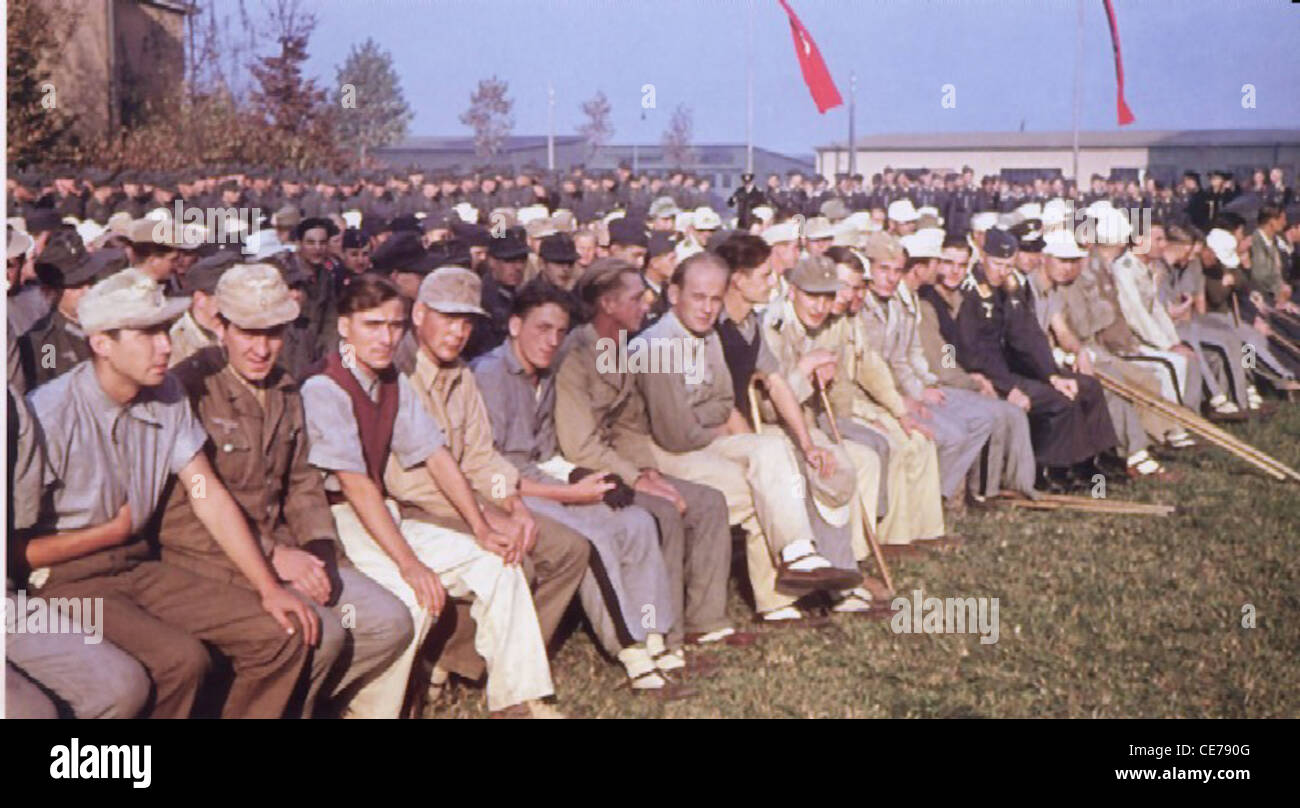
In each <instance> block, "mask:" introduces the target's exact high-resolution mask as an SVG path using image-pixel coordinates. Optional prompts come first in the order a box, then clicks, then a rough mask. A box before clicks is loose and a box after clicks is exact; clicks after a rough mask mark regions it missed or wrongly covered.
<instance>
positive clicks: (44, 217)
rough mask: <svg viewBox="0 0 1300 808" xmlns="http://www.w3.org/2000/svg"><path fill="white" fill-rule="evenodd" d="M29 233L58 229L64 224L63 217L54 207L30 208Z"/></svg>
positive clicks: (34, 233) (28, 212) (28, 213)
mask: <svg viewBox="0 0 1300 808" xmlns="http://www.w3.org/2000/svg"><path fill="white" fill-rule="evenodd" d="M24 218H25V220H26V222H27V233H28V234H29V235H33V236H35V235H38V234H40V233H44V232H46V231H48V230H58V229H59V228H60V227H62V226H63V218H62V217H61V216H59V212H58V211H57V210H55V209H54V208H29V209H28V211H27V216H26V217H24Z"/></svg>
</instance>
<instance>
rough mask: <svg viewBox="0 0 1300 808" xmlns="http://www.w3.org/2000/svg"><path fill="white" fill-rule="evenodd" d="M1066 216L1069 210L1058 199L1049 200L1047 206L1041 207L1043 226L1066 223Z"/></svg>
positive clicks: (1061, 200)
mask: <svg viewBox="0 0 1300 808" xmlns="http://www.w3.org/2000/svg"><path fill="white" fill-rule="evenodd" d="M1068 214H1069V208H1068V206H1067V204H1066V201H1065V200H1064V199H1061V198H1060V197H1057V198H1056V199H1049V200H1047V204H1046V205H1043V216H1042V219H1043V224H1044V225H1049V224H1060V223H1062V222H1064V221H1066V219H1067V216H1068Z"/></svg>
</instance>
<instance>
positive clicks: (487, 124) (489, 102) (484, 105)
mask: <svg viewBox="0 0 1300 808" xmlns="http://www.w3.org/2000/svg"><path fill="white" fill-rule="evenodd" d="M508 90H509V85H508V84H507V83H506V82H504V81H501V80H500V79H498V78H497V77H496V76H492V78H488V79H479V83H478V87H477V88H475V90H474V92H473V93H471V94H470V97H469V109H467V110H465V111H464V112H463V113H461V115H460V122H461V123H463V124H465V125H466V126H468V127H469V128H471V129H473V130H474V153H475V154H476V155H478V156H479V157H491V156H492V155H494V154H496V153H497V152H498V151H500V149H501V142H502V141H503V140H505V139H506V137H507V136H508V135H509V134H510V132H511V130H512V129H514V128H515V119H514V116H512V115H511V114H510V111H511V110H512V109H514V106H515V102H514V101H512V100H511V99H509V98H507V97H506V92H507V91H508Z"/></svg>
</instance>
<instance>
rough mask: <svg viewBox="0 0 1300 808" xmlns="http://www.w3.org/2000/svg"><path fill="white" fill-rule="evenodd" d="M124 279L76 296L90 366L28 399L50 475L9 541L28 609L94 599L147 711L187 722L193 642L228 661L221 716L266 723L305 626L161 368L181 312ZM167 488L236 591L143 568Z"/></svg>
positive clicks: (127, 275) (291, 678) (154, 291)
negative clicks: (227, 569) (16, 540)
mask: <svg viewBox="0 0 1300 808" xmlns="http://www.w3.org/2000/svg"><path fill="white" fill-rule="evenodd" d="M188 304H189V301H188V300H185V299H180V300H171V299H167V298H165V297H164V296H163V292H162V288H161V287H160V286H159V285H158V284H157V283H156V282H155V281H154V280H153V279H151V278H150V277H149V276H148V275H146V274H145V273H143V272H141V271H140V270H138V269H134V268H130V269H125V270H122V271H121V272H119V273H117V274H116V275H113V276H111V277H109V278H106V279H105V280H102V281H100V282H99V283H97V284H95V285H94V286H93V287H91V289H90V290H89V291H88V292H86V294H85V295H84V296H83V297H82V298H81V301H80V302H79V303H78V306H77V316H78V320H79V321H80V323H81V326H82V328H83V329H84V330H85V332H86V333H87V334H88V335H89V343H90V347H91V350H92V351H93V353H94V356H93V357H92V359H90V360H88V361H86V362H83V363H81V364H79V365H77V366H76V367H75V368H73V369H72V370H71V371H69V372H68V373H65V374H64V375H62V376H60V377H59V378H57V379H55V380H54V381H52V382H50V383H49V384H47V385H44V386H42V387H41V388H39V389H37V390H36V391H35V392H33V393H32V394H30V396H29V401H30V403H31V405H32V410H33V412H34V413H35V415H36V417H37V419H38V420H39V421H40V425H41V428H42V431H43V432H44V439H45V449H46V457H47V459H48V462H49V467H48V470H47V473H46V475H45V484H46V495H45V496H46V498H45V500H44V503H43V506H42V509H41V513H40V516H39V517H38V519H37V522H36V526H35V527H34V528H33V529H32V530H31V531H30V532H29V533H28V534H27V535H26V536H25V537H24V539H25V542H24V547H23V550H24V554H23V556H22V558H23V560H24V561H25V563H26V564H27V565H28V566H29V567H31V568H32V570H33V571H32V573H31V575H30V577H29V579H28V580H29V583H30V585H31V586H32V587H33V588H35V589H36V591H38V592H39V593H40V594H41V596H42V597H46V598H56V597H57V598H63V597H95V598H103V603H104V621H103V623H104V633H105V636H107V637H108V639H110V640H112V641H113V642H114V643H115V644H116V645H118V646H119V647H121V648H122V649H123V650H125V651H127V652H128V653H130V654H131V655H132V656H134V657H136V659H138V660H139V661H140V662H141V663H142V664H143V665H144V667H145V669H146V670H147V671H148V672H149V675H150V676H151V677H152V678H153V680H154V684H155V687H156V694H155V701H154V706H153V714H154V715H155V716H158V717H175V718H180V717H185V716H187V715H189V713H190V709H191V707H192V705H193V703H194V698H195V696H196V694H197V691H198V688H199V685H200V683H201V681H202V679H203V677H204V676H205V675H206V673H207V671H208V668H209V666H210V664H211V662H210V659H209V657H208V652H207V650H206V649H205V648H204V646H203V644H202V642H201V641H208V642H212V643H213V644H215V645H216V646H217V647H218V648H219V649H220V650H221V651H222V652H223V653H224V654H225V655H227V656H228V657H229V658H230V659H231V663H232V665H233V668H234V681H233V682H232V684H231V687H230V691H229V693H228V695H227V696H226V699H225V702H224V705H223V710H222V714H223V715H225V716H230V717H236V716H246V717H264V718H274V717H278V716H280V715H281V714H282V713H283V712H284V709H285V706H286V704H287V703H288V701H289V698H290V696H291V694H292V692H293V689H294V687H295V684H296V683H297V680H298V677H299V674H300V672H301V670H302V666H303V664H304V662H305V661H306V647H307V646H310V645H314V644H315V642H316V637H317V634H318V630H319V620H318V619H317V617H316V614H315V613H314V612H313V611H312V610H311V607H310V606H308V605H307V604H306V603H304V602H303V601H302V600H300V599H298V598H297V597H295V596H294V595H293V594H292V593H290V592H289V591H288V590H287V589H286V588H285V587H283V586H281V585H280V584H279V582H278V581H277V580H276V576H275V573H274V572H273V571H272V569H271V567H270V565H269V564H268V563H267V561H266V559H265V558H264V557H263V555H262V551H261V548H260V547H259V545H258V543H257V540H256V539H255V538H254V537H253V535H252V533H251V532H250V530H249V529H248V525H247V522H246V521H245V520H244V519H243V518H242V515H241V513H240V510H239V506H238V504H237V503H236V502H235V500H234V499H232V498H231V496H230V492H229V491H227V490H226V487H225V486H224V485H223V484H222V482H221V480H220V478H218V477H217V475H216V474H215V472H214V471H213V468H212V466H211V464H210V463H209V461H208V458H207V455H205V454H204V453H203V451H202V449H203V447H204V445H205V444H206V443H207V441H208V436H207V434H206V433H205V432H204V431H203V427H202V426H201V425H200V424H199V423H198V422H197V421H196V420H195V418H194V413H193V411H192V410H191V409H190V405H189V402H188V400H187V399H186V398H185V395H184V391H183V389H182V388H181V385H180V383H179V382H178V380H177V379H176V378H175V377H174V376H172V375H171V374H169V373H168V372H167V359H168V355H169V354H170V352H171V346H170V341H169V340H168V337H167V326H168V324H169V323H170V322H171V321H172V320H174V319H175V318H176V317H177V316H179V315H180V313H181V312H182V311H184V310H185V308H186V307H187V306H188ZM170 485H176V486H179V487H180V488H182V489H183V490H184V491H185V492H186V493H187V494H188V496H189V497H190V503H191V506H192V507H193V509H194V512H195V514H196V516H197V518H198V520H199V521H200V522H202V524H203V525H204V527H206V528H207V529H208V530H209V531H210V532H211V534H212V535H213V536H214V537H215V538H216V540H217V542H218V543H219V545H220V547H221V549H222V551H223V552H224V553H226V554H227V555H228V556H229V558H230V561H231V562H232V563H233V565H234V566H235V567H236V568H238V569H239V571H240V572H241V573H242V574H243V575H244V576H245V577H246V578H247V579H248V580H249V581H250V583H251V587H250V588H240V587H236V586H233V585H231V584H227V583H221V582H218V581H213V580H208V579H205V578H203V577H201V576H198V575H195V574H193V573H191V572H189V571H187V570H185V569H182V568H180V567H175V566H173V565H171V564H168V563H166V562H163V561H156V560H152V559H151V557H150V556H151V549H150V542H149V541H147V539H146V532H147V528H148V526H149V525H150V524H151V522H152V520H153V516H154V512H155V510H156V508H157V506H158V505H159V503H160V502H161V501H163V500H164V499H165V498H166V496H167V490H168V486H170Z"/></svg>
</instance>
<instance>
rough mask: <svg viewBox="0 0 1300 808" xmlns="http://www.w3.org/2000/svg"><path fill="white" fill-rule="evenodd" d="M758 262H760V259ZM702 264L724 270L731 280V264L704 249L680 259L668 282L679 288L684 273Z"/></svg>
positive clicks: (684, 275) (683, 281)
mask: <svg viewBox="0 0 1300 808" xmlns="http://www.w3.org/2000/svg"><path fill="white" fill-rule="evenodd" d="M759 263H762V262H761V261H760V262H759ZM702 264H709V265H711V266H715V267H717V268H718V269H721V270H724V271H726V273H727V280H728V281H730V280H731V266H730V265H729V264H728V263H727V262H726V261H724V260H723V259H722V258H721V257H720V256H718V255H715V254H713V253H711V252H707V251H706V252H698V253H696V254H695V255H692V256H691V257H690V258H687V259H686V260H685V261H682V262H681V263H680V264H678V265H677V268H676V269H674V270H673V277H672V278H671V279H670V280H669V281H668V283H669V284H670V285H672V286H676V287H677V288H679V289H680V288H682V287H683V286H685V285H686V273H688V272H690V271H691V269H693V268H694V267H696V266H699V265H702Z"/></svg>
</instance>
